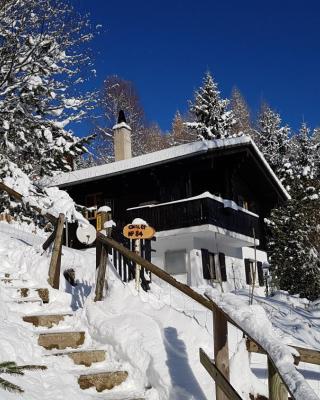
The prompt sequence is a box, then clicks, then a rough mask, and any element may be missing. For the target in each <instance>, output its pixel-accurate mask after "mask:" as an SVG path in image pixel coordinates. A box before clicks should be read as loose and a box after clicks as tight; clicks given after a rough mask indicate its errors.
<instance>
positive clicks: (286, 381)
mask: <svg viewBox="0 0 320 400" xmlns="http://www.w3.org/2000/svg"><path fill="white" fill-rule="evenodd" d="M97 241H100V242H101V243H102V244H104V245H106V246H107V247H111V248H114V249H115V250H117V251H118V252H119V253H120V254H122V255H123V256H124V257H126V258H128V259H130V260H132V261H133V262H135V263H137V264H139V265H141V266H142V267H144V268H145V269H146V270H148V271H150V272H151V273H152V274H154V275H156V276H157V277H158V278H160V279H162V280H164V281H165V282H167V283H168V284H170V285H171V286H173V287H175V288H176V289H178V290H179V291H181V292H182V293H184V294H186V295H187V296H188V297H190V298H192V299H193V300H195V301H196V302H198V303H199V304H201V305H202V306H204V307H205V308H207V309H209V310H211V311H214V312H217V313H218V314H219V315H222V316H223V317H224V318H225V320H226V321H228V322H229V323H231V324H232V325H233V326H235V327H236V328H238V329H239V330H241V331H242V332H243V333H244V334H245V335H246V336H247V338H248V339H250V340H251V341H252V342H253V343H255V344H256V346H257V347H258V348H261V349H263V350H264V351H265V353H266V354H267V356H268V360H269V361H268V363H269V365H270V370H271V369H272V371H274V372H275V374H274V375H277V376H280V378H281V380H282V382H283V385H284V387H285V388H286V390H287V391H288V392H289V394H290V395H291V397H292V399H294V400H300V399H297V398H296V396H295V394H294V393H293V391H292V390H291V387H290V385H291V384H292V382H291V379H290V376H288V374H285V375H284V376H282V375H281V374H280V373H279V370H278V368H277V366H276V363H275V361H274V360H273V359H272V356H271V355H270V354H269V353H268V352H267V351H266V350H265V349H264V348H263V346H262V345H261V344H260V343H259V342H258V341H257V340H256V339H254V338H253V337H251V336H250V334H248V333H247V332H246V331H245V330H244V328H242V327H241V326H240V325H239V324H238V323H237V322H236V321H234V320H233V319H232V318H231V317H230V316H229V315H228V314H227V313H226V312H225V311H224V310H223V309H222V308H221V307H219V306H218V305H217V304H216V303H215V302H214V301H213V300H209V299H207V298H205V297H204V296H202V295H201V294H199V293H197V292H196V291H194V290H193V289H191V288H190V287H189V286H188V285H185V284H183V283H181V282H178V281H177V280H176V279H175V278H173V277H172V276H171V275H170V274H168V273H167V272H166V271H164V270H162V269H161V268H159V267H157V266H156V265H154V264H152V263H151V262H150V261H147V260H145V259H144V258H142V257H141V256H139V255H138V254H136V253H134V252H132V251H130V250H129V249H127V248H126V247H125V246H123V245H122V244H120V243H118V242H116V241H115V240H113V239H111V238H109V237H106V236H105V235H103V234H102V233H100V232H97ZM292 357H293V360H294V363H295V364H296V365H297V364H298V363H299V357H295V356H294V355H292ZM217 367H218V368H219V365H217ZM272 381H273V382H274V381H275V379H273V380H272ZM269 390H270V388H269ZM272 390H273V389H272V388H271V391H270V392H269V393H270V400H273V399H276V398H279V399H280V397H274V396H273V394H272V393H273V391H272ZM217 398H218V397H217ZM221 398H222V397H221ZM315 398H317V397H315Z"/></svg>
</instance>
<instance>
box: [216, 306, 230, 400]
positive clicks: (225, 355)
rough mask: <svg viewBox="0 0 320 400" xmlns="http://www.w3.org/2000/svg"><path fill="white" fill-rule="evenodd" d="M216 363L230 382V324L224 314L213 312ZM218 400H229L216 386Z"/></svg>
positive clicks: (217, 311)
mask: <svg viewBox="0 0 320 400" xmlns="http://www.w3.org/2000/svg"><path fill="white" fill-rule="evenodd" d="M213 335H214V362H215V365H216V366H217V368H218V369H219V370H220V372H221V373H222V374H223V375H224V377H225V378H226V379H227V381H229V382H230V373H229V348H228V322H227V320H226V318H225V316H224V315H223V313H222V312H221V311H219V310H217V309H214V310H213ZM216 400H228V397H227V396H226V395H225V394H224V392H223V391H222V390H221V388H220V387H219V386H218V385H217V384H216Z"/></svg>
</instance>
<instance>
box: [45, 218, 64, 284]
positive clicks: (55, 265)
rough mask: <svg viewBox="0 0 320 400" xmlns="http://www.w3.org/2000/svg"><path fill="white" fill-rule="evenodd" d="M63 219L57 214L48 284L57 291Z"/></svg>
mask: <svg viewBox="0 0 320 400" xmlns="http://www.w3.org/2000/svg"><path fill="white" fill-rule="evenodd" d="M64 219H65V218H64V215H63V214H59V218H58V222H57V227H56V237H55V240H54V245H53V251H52V256H51V260H50V267H49V278H48V282H49V284H50V285H51V286H52V287H53V288H54V289H59V284H60V268H61V252H62V234H63V224H64Z"/></svg>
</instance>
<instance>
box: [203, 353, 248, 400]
mask: <svg viewBox="0 0 320 400" xmlns="http://www.w3.org/2000/svg"><path fill="white" fill-rule="evenodd" d="M199 355H200V362H201V364H202V365H203V366H204V367H205V369H206V370H207V371H208V373H209V375H210V376H211V378H212V379H213V380H214V381H215V382H216V384H217V385H219V386H220V387H221V389H222V391H223V393H224V394H225V395H226V396H227V398H228V400H242V398H241V396H240V395H239V394H238V393H237V392H236V390H235V389H234V387H233V386H232V385H231V383H230V382H229V381H228V380H227V379H226V378H225V377H224V375H223V374H222V372H221V371H220V370H219V368H217V366H216V365H215V363H214V362H213V361H212V360H210V358H209V357H208V355H207V354H206V353H205V352H204V351H203V349H201V348H200V349H199Z"/></svg>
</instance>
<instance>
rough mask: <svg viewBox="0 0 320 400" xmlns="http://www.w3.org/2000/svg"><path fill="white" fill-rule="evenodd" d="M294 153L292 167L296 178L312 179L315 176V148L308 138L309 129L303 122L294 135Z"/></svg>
mask: <svg viewBox="0 0 320 400" xmlns="http://www.w3.org/2000/svg"><path fill="white" fill-rule="evenodd" d="M294 139H295V144H296V146H295V152H294V159H293V160H292V165H293V169H294V175H295V176H296V177H297V178H300V177H302V178H304V179H314V178H315V176H316V152H317V148H316V147H317V146H316V144H315V143H314V141H313V140H312V137H311V136H310V129H309V128H308V126H307V124H306V123H305V122H304V123H302V125H301V128H300V129H299V133H298V134H297V135H295V137H294Z"/></svg>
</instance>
